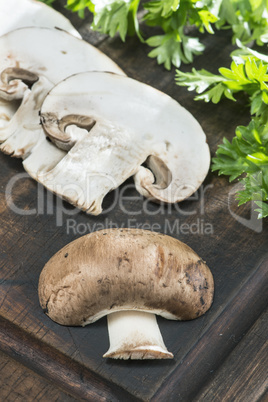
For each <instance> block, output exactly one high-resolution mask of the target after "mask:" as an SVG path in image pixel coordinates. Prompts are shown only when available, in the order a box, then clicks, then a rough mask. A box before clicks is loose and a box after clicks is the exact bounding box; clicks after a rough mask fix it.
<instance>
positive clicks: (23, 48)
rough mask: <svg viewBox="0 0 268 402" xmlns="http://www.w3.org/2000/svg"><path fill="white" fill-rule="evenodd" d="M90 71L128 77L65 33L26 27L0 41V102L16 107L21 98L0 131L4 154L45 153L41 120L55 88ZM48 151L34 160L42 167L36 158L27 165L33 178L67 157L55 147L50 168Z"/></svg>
mask: <svg viewBox="0 0 268 402" xmlns="http://www.w3.org/2000/svg"><path fill="white" fill-rule="evenodd" d="M52 43H53V46H51V44H52ZM18 66H19V67H18ZM85 70H97V71H98V70H107V71H111V72H117V73H118V74H123V72H122V70H121V69H120V68H119V67H118V66H117V65H116V64H115V63H114V62H113V61H112V60H111V59H109V58H108V57H107V56H105V55H104V54H103V53H101V52H100V51H99V50H98V49H96V48H95V47H93V46H91V45H90V44H88V43H87V42H85V41H83V40H81V39H78V38H76V37H74V36H72V35H70V34H68V33H67V32H65V31H60V30H56V29H49V28H22V29H19V30H15V31H12V32H10V33H8V34H6V35H4V36H3V37H1V38H0V77H1V81H0V98H1V97H2V99H6V100H10V101H11V102H14V99H20V100H21V104H20V106H19V108H18V109H17V111H16V113H15V114H14V115H13V117H12V118H11V120H10V121H9V123H8V124H6V125H5V127H3V128H2V129H0V142H1V141H2V142H3V144H2V145H1V147H0V149H1V150H2V151H3V152H5V153H6V154H9V155H12V156H15V157H22V158H24V159H25V158H26V157H28V156H29V155H30V154H31V153H33V152H37V149H39V150H40V143H41V142H42V143H43V144H45V142H44V138H45V134H44V132H43V130H42V127H41V125H40V117H39V110H40V107H41V105H42V102H43V99H44V98H45V96H46V95H47V93H48V92H49V90H50V89H51V88H52V87H53V86H54V85H55V84H56V83H58V82H59V81H61V80H63V79H64V78H66V77H67V76H69V75H72V74H74V73H77V72H80V71H85ZM37 145H38V146H37ZM35 146H37V147H36V148H35V150H34V147H35ZM45 148H47V147H45ZM53 148H55V152H54V153H55V159H54V156H53ZM46 151H47V149H43V152H41V153H40V152H39V151H38V156H39V157H36V156H34V157H33V159H34V160H35V161H36V162H37V161H38V160H39V161H40V163H37V165H36V164H33V163H32V162H33V159H31V160H30V161H29V165H28V163H27V159H26V160H25V162H24V167H25V169H26V170H27V171H28V172H29V174H30V175H31V176H32V177H34V178H35V177H36V174H37V172H38V171H39V170H40V169H42V168H45V171H47V170H49V169H50V168H51V166H55V165H56V164H57V163H58V162H59V160H60V159H61V158H62V156H64V155H65V154H64V153H63V152H61V153H59V151H58V150H57V149H56V147H52V146H51V145H50V146H49V152H50V155H49V158H50V159H51V160H52V161H53V163H52V165H49V166H45V162H46V160H47V155H46ZM59 156H60V158H59Z"/></svg>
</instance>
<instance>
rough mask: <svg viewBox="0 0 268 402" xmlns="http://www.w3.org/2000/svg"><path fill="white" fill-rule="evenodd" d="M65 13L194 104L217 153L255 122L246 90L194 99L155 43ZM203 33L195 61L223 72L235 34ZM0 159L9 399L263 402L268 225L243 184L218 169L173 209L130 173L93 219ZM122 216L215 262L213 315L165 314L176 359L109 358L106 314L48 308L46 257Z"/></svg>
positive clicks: (1, 376) (2, 384)
mask: <svg viewBox="0 0 268 402" xmlns="http://www.w3.org/2000/svg"><path fill="white" fill-rule="evenodd" d="M56 4H57V7H58V9H60V10H61V11H64V9H63V7H62V6H61V4H60V3H56ZM64 12H65V13H66V11H64ZM67 15H68V16H69V17H70V18H71V19H72V21H73V24H74V25H75V26H76V28H77V29H79V31H80V32H81V34H82V36H83V38H84V39H86V40H87V41H89V42H90V43H92V44H94V45H95V46H97V47H98V48H99V49H101V50H102V51H103V52H105V53H106V54H107V55H109V56H110V57H111V58H112V59H113V60H114V61H116V62H117V63H118V64H119V66H120V67H121V68H122V69H123V70H124V71H125V72H126V74H127V75H129V76H130V77H133V78H135V79H137V80H140V81H142V82H145V83H148V84H150V85H152V86H154V87H155V88H158V89H160V90H162V91H164V92H166V93H167V94H169V95H171V96H172V97H173V98H175V99H176V100H178V101H179V102H180V103H181V104H182V105H183V106H185V107H186V108H187V109H188V110H189V111H191V112H192V114H193V115H194V116H195V117H196V118H197V119H198V120H199V122H200V123H201V125H202V127H203V129H204V131H205V132H206V134H207V137H208V143H209V146H210V149H211V153H212V155H214V153H215V150H216V147H217V145H218V144H219V143H220V142H221V140H222V138H223V136H226V137H227V138H229V139H231V138H232V137H233V135H234V131H235V128H236V126H237V125H239V124H245V125H246V124H248V121H249V111H248V109H247V108H246V101H245V100H243V98H242V97H241V99H240V100H239V101H237V102H236V103H234V102H231V101H227V100H226V101H223V102H221V103H220V104H219V105H212V104H204V103H201V102H200V103H198V102H194V101H193V94H192V93H189V92H187V90H186V89H183V88H179V87H177V86H176V85H175V84H174V73H175V71H174V70H172V71H171V72H168V71H165V70H164V69H163V68H162V67H161V66H158V65H157V64H156V62H155V61H154V60H151V59H149V58H148V57H147V53H148V51H149V49H148V48H147V47H146V46H145V45H141V44H140V43H139V42H138V41H137V39H135V38H131V39H128V40H127V42H126V43H125V44H122V42H121V41H120V39H118V38H114V39H110V38H107V37H105V36H103V35H99V34H96V33H92V32H90V29H89V23H88V21H87V20H79V19H78V18H77V17H76V16H75V15H72V14H70V13H67ZM203 42H204V43H205V45H206V51H205V53H204V55H203V56H199V57H198V58H196V59H195V64H194V65H195V67H196V68H207V69H209V70H212V71H214V72H216V71H217V68H218V67H220V66H223V65H225V66H229V64H230V59H229V56H228V55H229V53H230V51H231V50H232V49H233V48H232V45H230V34H229V33H228V32H218V33H216V34H215V35H214V36H212V35H205V36H204V39H203ZM190 68H191V67H190V66H183V67H182V69H183V70H184V71H187V70H189V69H190ZM0 163H1V173H0V191H1V192H0V212H1V226H0V233H1V245H0V251H1V255H0V400H1V401H15V400H16V401H36V400H40V401H73V400H90V401H91V400H92V401H132V400H133V401H138V400H142V401H147V400H150V401H174V402H175V401H206V402H207V401H241V402H242V401H243V402H245V401H248V402H253V401H264V400H265V398H266V397H267V395H265V392H266V390H267V361H268V353H267V329H268V328H267V311H266V310H265V309H266V307H267V268H268V253H267V251H268V250H267V243H268V225H267V220H266V221H265V222H261V221H258V220H257V219H256V216H255V215H254V214H253V213H252V207H251V205H250V204H247V205H245V206H242V207H239V208H238V207H237V202H236V201H235V198H234V194H233V190H234V189H236V186H237V184H236V183H234V184H230V183H229V182H228V180H227V179H226V178H224V177H218V176H217V174H212V173H209V175H208V177H207V179H206V180H205V182H204V185H203V186H202V188H201V189H200V190H199V191H198V192H197V194H196V195H195V196H194V197H192V199H190V200H187V201H185V202H183V203H181V204H180V205H179V206H174V207H172V208H169V207H163V206H159V205H156V204H148V203H147V201H146V200H145V199H143V198H142V197H141V196H139V195H138V193H137V192H136V190H135V189H134V186H133V182H132V179H130V180H128V182H127V183H125V184H124V185H122V186H121V187H120V189H119V191H120V196H121V203H114V202H113V201H114V194H113V193H110V194H109V195H108V196H107V198H106V200H105V202H104V206H105V208H106V210H107V209H108V208H110V211H109V212H106V213H104V214H102V215H100V216H98V217H93V216H88V215H86V214H85V213H83V212H79V211H76V210H74V209H73V208H72V207H70V206H69V205H68V204H67V203H65V202H62V201H61V200H60V199H58V198H57V197H55V196H52V195H51V194H50V193H48V192H47V191H45V190H44V189H43V188H42V187H41V186H38V185H37V183H36V182H35V181H33V180H31V179H30V178H29V177H28V176H27V175H26V174H24V171H23V168H22V164H21V160H17V159H12V158H10V157H8V156H6V155H3V154H1V155H0ZM14 178H15V182H12V179H13V180H14ZM15 207H16V208H17V211H15ZM114 225H119V226H130V227H143V228H148V227H151V228H153V229H154V230H157V231H159V232H165V233H167V234H169V235H171V236H174V237H176V238H178V239H180V240H182V241H184V242H186V243H187V244H189V245H190V246H191V247H192V248H193V249H194V250H195V251H196V252H197V253H198V254H199V255H200V256H201V257H202V258H203V259H204V260H206V261H207V264H208V265H209V267H210V268H211V271H212V273H213V275H214V279H215V299H214V303H213V305H212V307H211V309H210V310H209V311H208V313H206V314H205V315H204V316H202V317H200V318H198V319H196V320H193V321H189V322H173V321H168V320H164V319H162V318H159V319H158V322H159V326H160V328H161V332H162V334H163V338H164V340H165V343H166V345H167V347H168V349H169V350H170V351H172V352H173V353H174V356H175V357H174V360H168V361H113V360H105V359H103V358H102V354H103V353H104V352H105V351H106V350H107V347H108V333H107V324H106V319H105V318H103V319H101V320H99V321H98V322H96V323H95V324H93V325H90V326H87V327H85V328H73V327H70V328H68V327H63V326H60V325H57V324H55V323H54V322H52V321H51V320H50V319H49V318H48V317H47V316H45V315H44V313H43V312H42V309H41V308H40V306H39V302H38V295H37V286H38V279H39V275H40V272H41V270H42V268H43V266H44V264H45V263H46V262H47V261H48V259H49V258H50V257H51V256H52V255H53V254H54V253H55V252H56V251H57V250H59V249H60V248H61V247H63V246H64V245H66V244H67V243H69V242H70V241H72V240H74V239H75V238H78V237H79V236H81V235H83V234H85V233H88V232H90V231H94V230H98V229H100V228H102V227H110V226H114ZM146 225H147V226H146ZM152 225H155V226H152Z"/></svg>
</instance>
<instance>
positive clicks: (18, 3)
mask: <svg viewBox="0 0 268 402" xmlns="http://www.w3.org/2000/svg"><path fill="white" fill-rule="evenodd" d="M0 15H1V25H0V36H2V35H4V34H6V33H7V32H9V31H13V30H14V29H17V28H23V27H27V26H38V27H47V28H56V27H57V28H61V29H64V30H65V31H68V32H70V33H71V34H72V35H74V36H77V37H78V38H80V34H79V33H78V32H77V30H76V29H75V28H74V27H73V26H72V24H71V23H70V21H69V20H68V19H67V18H65V17H64V16H63V15H62V14H60V13H59V12H58V11H56V10H54V9H53V8H51V7H49V6H48V5H46V4H44V3H41V2H40V1H35V0H7V1H4V0H3V1H1V2H0Z"/></svg>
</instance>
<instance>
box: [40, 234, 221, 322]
mask: <svg viewBox="0 0 268 402" xmlns="http://www.w3.org/2000/svg"><path fill="white" fill-rule="evenodd" d="M213 294H214V282H213V276H212V274H211V271H210V269H209V268H208V267H207V265H206V264H205V262H204V261H203V260H202V259H201V258H200V257H199V256H198V255H197V254H196V253H195V252H194V251H193V250H192V249H191V248H190V247H188V246H187V245H186V244H184V243H182V242H181V241H179V240H177V239H174V238H172V237H170V236H167V235H163V234H159V233H155V232H151V231H147V230H141V229H107V230H100V231H98V232H93V233H90V234H88V235H85V236H82V237H81V238H79V239H77V240H75V241H73V242H71V243H69V244H68V245H67V246H65V247H64V248H62V249H61V250H60V251H58V252H57V253H56V254H55V255H54V256H53V257H52V258H51V259H50V260H49V261H48V262H47V264H46V265H45V267H44V268H43V270H42V272H41V275H40V279H39V300H40V304H41V307H42V308H43V310H44V312H45V313H46V314H47V315H48V316H49V317H50V318H51V319H52V320H53V321H56V322H57V323H59V324H62V325H74V326H79V325H82V326H84V325H86V324H89V323H92V322H94V321H96V320H98V319H99V318H101V317H103V316H105V315H107V314H109V313H112V312H116V311H122V310H138V311H147V312H152V313H154V314H159V315H162V316H163V317H165V318H169V319H174V320H191V319H194V318H197V317H199V316H201V315H202V314H204V313H205V312H206V311H207V310H208V309H209V307H210V306H211V304H212V301H213Z"/></svg>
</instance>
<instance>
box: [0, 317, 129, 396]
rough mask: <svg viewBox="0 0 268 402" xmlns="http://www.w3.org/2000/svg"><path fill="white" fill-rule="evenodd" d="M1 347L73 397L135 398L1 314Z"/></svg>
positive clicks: (0, 348)
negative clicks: (43, 342)
mask: <svg viewBox="0 0 268 402" xmlns="http://www.w3.org/2000/svg"><path fill="white" fill-rule="evenodd" d="M0 350H1V351H2V352H5V353H6V354H8V355H9V356H11V357H12V358H13V359H16V360H18V361H19V362H21V363H23V364H24V365H25V366H26V367H28V368H30V369H31V370H33V371H34V372H36V373H38V374H40V375H42V376H43V377H45V378H47V379H49V380H52V381H53V383H54V384H56V385H57V386H59V387H61V388H63V389H65V390H66V391H67V392H68V393H70V394H71V395H74V396H75V397H76V398H82V399H83V400H84V399H85V400H89V401H91V400H92V401H95V400H98V401H107V399H108V400H109V401H117V400H128V401H134V400H136V399H133V398H132V396H131V395H129V394H128V393H127V392H125V391H124V390H122V389H120V388H119V387H116V386H115V385H113V384H108V382H106V383H105V381H104V380H103V379H100V378H99V376H97V375H95V374H94V373H92V372H90V370H88V369H85V368H84V367H83V366H82V365H79V364H77V363H76V362H75V361H74V360H72V359H70V358H68V357H66V356H64V355H63V354H62V353H59V352H58V351H57V350H54V349H53V348H51V347H49V346H48V345H46V344H42V343H40V342H38V341H37V340H36V339H35V338H34V337H33V336H30V335H29V334H27V333H26V332H25V331H23V330H22V329H21V328H19V327H16V326H15V325H14V324H11V323H10V322H9V321H7V320H5V319H3V318H1V317H0Z"/></svg>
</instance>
